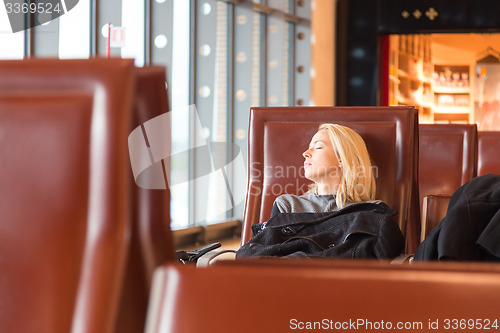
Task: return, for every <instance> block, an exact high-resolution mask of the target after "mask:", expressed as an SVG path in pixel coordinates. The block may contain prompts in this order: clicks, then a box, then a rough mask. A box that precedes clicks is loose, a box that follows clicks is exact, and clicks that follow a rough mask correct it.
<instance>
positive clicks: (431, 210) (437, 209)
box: [420, 194, 451, 242]
mask: <svg viewBox="0 0 500 333" xmlns="http://www.w3.org/2000/svg"><path fill="white" fill-rule="evenodd" d="M450 199H451V195H448V194H438V195H427V196H425V197H424V200H423V204H422V223H421V226H422V227H421V228H422V229H421V231H420V242H422V241H423V240H424V239H425V237H427V235H428V234H429V233H430V232H431V230H432V229H434V227H436V226H437V225H438V224H439V222H441V220H442V219H443V218H444V217H445V216H446V211H447V210H448V204H449V203H450Z"/></svg>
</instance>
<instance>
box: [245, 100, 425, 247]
mask: <svg viewBox="0 0 500 333" xmlns="http://www.w3.org/2000/svg"><path fill="white" fill-rule="evenodd" d="M321 123H339V124H341V125H346V126H349V127H351V128H353V129H354V130H356V131H357V132H358V133H359V134H360V135H361V136H362V137H363V139H364V140H365V142H366V145H367V148H368V152H369V154H370V156H371V158H372V160H373V165H374V167H375V168H374V172H377V175H376V176H377V177H376V179H377V199H380V200H382V201H384V202H385V203H387V204H388V205H389V207H391V208H393V209H395V210H397V211H398V215H396V216H395V219H396V221H397V223H398V225H399V226H400V228H401V231H402V232H403V235H404V236H405V238H406V252H407V253H414V251H415V250H416V247H417V245H418V241H419V234H420V216H419V211H420V210H419V203H418V194H417V193H418V188H417V184H418V174H417V173H418V169H417V167H418V165H417V156H418V121H417V111H416V110H415V109H414V108H413V107H254V108H251V111H250V125H249V126H250V129H249V161H248V165H249V182H248V190H247V198H246V205H245V214H244V225H243V234H242V243H245V242H246V241H248V240H249V239H250V238H251V236H252V234H251V225H253V224H256V223H261V222H264V221H267V220H268V219H269V217H270V213H271V209H272V205H273V202H274V200H275V198H276V197H277V196H279V195H281V194H284V193H293V194H302V193H304V192H306V191H307V189H308V184H309V181H308V180H307V179H305V178H304V176H303V173H302V174H300V170H302V171H303V161H304V160H303V157H302V153H303V152H304V151H305V150H306V149H307V147H308V145H309V141H310V139H311V138H312V136H313V135H314V133H316V131H317V130H318V127H319V125H320V124H321Z"/></svg>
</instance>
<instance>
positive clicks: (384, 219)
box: [236, 203, 404, 259]
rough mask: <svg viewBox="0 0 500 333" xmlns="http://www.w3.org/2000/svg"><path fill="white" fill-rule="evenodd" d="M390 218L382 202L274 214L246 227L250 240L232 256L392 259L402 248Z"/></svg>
mask: <svg viewBox="0 0 500 333" xmlns="http://www.w3.org/2000/svg"><path fill="white" fill-rule="evenodd" d="M395 214H396V212H395V211H394V210H392V209H390V208H389V207H388V206H387V205H386V204H384V203H380V204H375V203H360V204H355V205H352V206H348V207H345V208H344V209H341V210H339V211H336V212H328V213H279V214H276V215H275V216H273V217H272V218H271V219H270V220H269V221H268V222H267V223H265V224H262V223H261V224H256V225H254V226H252V229H253V231H254V237H253V238H252V239H251V240H249V241H248V242H247V243H246V244H245V245H243V246H242V247H241V248H240V249H239V250H238V251H237V253H236V257H237V258H241V257H248V256H276V257H330V258H378V259H389V258H394V257H396V256H398V255H399V254H400V253H401V251H402V250H403V247H404V238H403V235H402V233H401V230H400V229H399V227H398V225H397V224H396V222H394V220H393V219H392V216H394V215H395Z"/></svg>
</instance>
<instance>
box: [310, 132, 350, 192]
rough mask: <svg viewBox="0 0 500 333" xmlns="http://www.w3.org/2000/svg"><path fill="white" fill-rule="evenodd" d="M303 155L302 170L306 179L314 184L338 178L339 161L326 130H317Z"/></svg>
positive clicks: (339, 173)
mask: <svg viewBox="0 0 500 333" xmlns="http://www.w3.org/2000/svg"><path fill="white" fill-rule="evenodd" d="M302 156H304V158H305V161H304V170H305V176H306V178H307V179H309V180H312V181H313V182H315V183H316V184H320V183H330V182H332V181H335V180H337V181H338V179H340V176H341V169H340V166H341V163H339V161H338V160H337V156H336V155H335V151H334V150H333V145H332V142H331V140H330V137H329V136H328V131H327V130H319V131H318V132H317V133H316V134H315V135H314V136H313V137H312V139H311V143H310V144H309V149H307V150H306V151H305V152H304V153H303V154H302Z"/></svg>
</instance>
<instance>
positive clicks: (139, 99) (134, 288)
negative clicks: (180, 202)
mask: <svg viewBox="0 0 500 333" xmlns="http://www.w3.org/2000/svg"><path fill="white" fill-rule="evenodd" d="M135 75H136V85H135V98H134V112H133V115H132V126H131V129H130V131H132V130H134V129H136V128H138V127H139V128H140V129H141V132H142V133H147V131H142V129H144V126H143V124H144V123H146V122H148V121H155V120H154V119H155V118H156V117H159V116H162V115H164V114H166V113H167V112H168V99H167V90H166V87H165V79H166V71H165V68H164V67H161V66H147V67H142V68H136V69H135ZM163 135H164V136H169V135H170V133H168V132H165V133H163ZM149 139H150V140H152V139H153V138H149ZM143 140H144V144H145V146H147V147H148V149H150V145H151V144H156V145H158V144H165V145H166V144H169V140H165V141H164V142H161V143H160V142H153V143H151V142H150V141H149V140H148V139H147V134H146V137H143ZM129 165H130V164H129ZM159 165H160V166H161V167H162V168H165V170H164V171H163V170H160V169H158V170H155V171H160V172H161V176H162V177H163V173H165V174H167V173H168V172H169V166H168V165H167V164H166V163H162V162H160V164H159ZM155 176H156V175H155V174H154V173H153V172H151V173H148V172H145V173H144V174H143V175H141V177H142V178H141V181H142V182H145V183H151V181H147V180H146V179H144V177H151V178H153V177H155ZM128 179H129V181H130V192H131V204H130V207H129V208H130V219H131V233H130V247H129V250H128V255H127V261H126V269H125V280H124V284H123V287H122V291H121V293H120V307H119V313H118V318H117V320H116V326H115V332H116V333H128V332H129V333H139V332H141V333H142V332H143V331H144V325H145V322H146V312H147V305H148V298H149V290H150V286H151V280H152V277H153V271H154V269H155V268H156V267H158V266H160V265H162V264H164V263H165V262H167V261H171V260H173V254H174V250H173V242H172V239H171V234H170V192H169V189H168V186H166V185H167V184H165V182H164V185H165V186H164V187H165V188H164V189H161V188H156V189H150V188H143V187H141V186H139V185H138V184H136V182H135V179H134V177H133V176H132V174H131V173H130V174H129V178H128ZM153 180H154V179H153Z"/></svg>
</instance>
